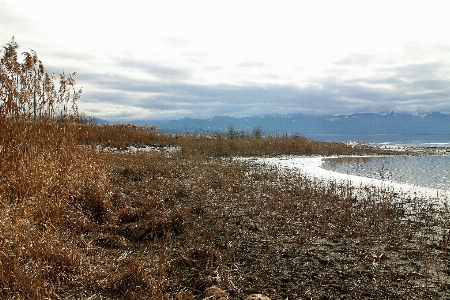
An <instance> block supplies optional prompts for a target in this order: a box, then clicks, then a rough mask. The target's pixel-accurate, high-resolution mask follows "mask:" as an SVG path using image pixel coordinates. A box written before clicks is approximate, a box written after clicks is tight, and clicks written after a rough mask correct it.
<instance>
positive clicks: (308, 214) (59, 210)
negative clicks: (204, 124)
mask: <svg viewBox="0 0 450 300" xmlns="http://www.w3.org/2000/svg"><path fill="white" fill-rule="evenodd" d="M10 46H11V45H10ZM8 51H9V50H8ZM5 53H9V54H8V55H10V56H11V57H13V58H14V56H13V55H12V54H14V51H12V52H7V51H5ZM11 53H12V54H11ZM5 55H6V54H5ZM26 57H28V56H26ZM14 59H15V58H14ZM10 65H11V63H10ZM20 70H21V69H20V68H16V69H11V68H9V67H8V62H7V61H6V60H2V65H1V72H2V73H1V76H2V77H1V78H2V81H1V95H0V97H1V98H0V153H1V156H0V173H1V177H0V208H1V209H0V298H1V299H43V298H49V299H88V298H89V299H220V298H225V299H226V298H228V299H245V298H247V297H250V296H251V295H255V297H260V298H262V297H264V296H262V294H263V295H266V296H267V297H269V298H270V299H272V300H274V299H286V298H289V299H343V298H346V299H363V298H365V299H388V298H389V299H439V298H442V299H445V298H447V296H448V294H449V283H450V282H449V274H450V272H449V265H450V264H449V253H450V252H449V250H450V248H449V233H448V228H449V225H450V224H449V214H448V211H436V210H435V209H434V208H433V207H427V206H424V205H417V210H416V211H414V214H415V215H414V218H412V217H411V216H409V215H407V213H406V211H405V210H404V209H403V205H407V204H408V205H410V204H411V203H412V204H415V203H417V204H422V203H421V201H422V200H421V199H410V200H408V199H406V200H405V203H404V204H398V203H397V204H395V205H394V204H393V202H391V200H392V198H393V197H396V196H395V195H392V194H390V193H381V192H380V193H381V194H377V195H374V196H368V197H367V198H366V199H361V200H356V199H353V198H349V197H347V196H346V195H348V194H349V193H347V192H346V189H348V188H350V187H346V186H336V185H333V184H332V183H330V185H329V187H328V188H327V189H317V185H316V184H315V183H314V182H311V181H309V180H307V179H306V178H305V177H303V176H302V175H298V174H286V173H280V172H278V171H277V170H276V169H273V168H269V167H264V166H256V165H252V164H248V163H236V162H235V161H233V160H232V159H229V158H231V157H233V156H238V155H240V156H251V155H280V154H301V155H314V154H320V155H328V154H348V153H359V154H362V153H366V154H367V153H377V152H378V151H379V150H377V149H371V148H368V147H363V146H360V147H352V146H348V145H345V144H342V143H321V142H314V141H310V140H307V139H304V138H301V137H269V138H260V137H252V136H243V137H229V136H220V135H218V136H214V137H212V138H210V137H198V136H166V135H163V134H161V133H159V132H158V131H157V130H155V129H154V128H152V127H135V126H132V125H117V126H112V125H102V126H101V125H92V124H80V123H79V122H78V123H77V122H76V121H77V111H76V109H75V107H74V109H72V110H70V109H69V110H67V109H66V110H65V109H64V104H65V103H66V102H64V101H65V100H64V101H63V102H58V101H57V100H55V101H54V102H52V103H53V104H52V105H54V106H53V107H54V108H53V111H58V112H59V113H58V114H52V116H51V117H50V116H49V115H48V114H44V113H42V114H40V113H39V114H38V113H36V114H34V107H36V108H39V107H42V105H40V104H42V103H41V102H39V101H37V102H36V105H34V102H33V101H34V95H35V93H34V92H33V93H28V94H27V95H28V98H27V97H26V96H23V97H22V96H19V95H22V94H24V95H25V94H26V93H21V92H17V89H19V90H20V87H24V86H25V85H17V84H16V83H17V82H22V81H23V80H25V79H23V78H22V77H20V76H21V75H23V74H22V73H20V72H22V71H20ZM25 70H26V69H25ZM19 73H20V74H19ZM39 74H41V73H39ZM19 75H20V76H19ZM5 76H6V77H8V76H9V77H8V78H9V79H8V80H9V81H8V80H6V79H4V78H6V77H5ZM10 79H11V80H10ZM8 82H9V83H8ZM14 82H16V83H14ZM23 82H25V81H23ZM72 83H73V84H74V81H72ZM34 86H35V85H33V87H34ZM33 87H28V88H29V89H33ZM11 91H14V93H11ZM67 92H68V91H67V90H66V91H65V92H64V95H67ZM72 92H74V90H73V91H72ZM50 94H52V95H58V93H57V92H55V91H54V90H53V93H50V92H49V93H47V94H45V95H50ZM45 95H44V96H42V95H40V94H39V93H38V90H36V99H42V100H41V101H50V100H48V99H49V98H46V97H47V96H45ZM71 95H72V96H70V97H69V98H70V99H73V94H71ZM20 97H22V98H20ZM30 97H31V98H30ZM69 98H64V97H63V98H55V99H69ZM75 98H76V97H75ZM27 99H28V100H27ZM30 99H31V100H30ZM30 101H31V102H30ZM30 103H31V110H30ZM45 103H47V104H46V106H47V107H48V102H45ZM57 105H63V108H62V110H61V109H60V110H57V109H56V107H57ZM38 111H43V112H44V110H39V109H36V112H38ZM55 115H56V116H57V118H56V117H55ZM127 145H155V146H159V147H160V146H165V145H176V146H180V147H181V150H180V151H178V152H174V153H172V154H171V155H170V156H169V155H165V153H164V152H156V151H155V152H136V153H126V152H120V151H101V149H102V147H106V146H110V147H118V148H123V147H126V146H127ZM407 200H408V201H409V202H410V203H406V201H407ZM258 294H261V295H258ZM262 299H264V298H262Z"/></svg>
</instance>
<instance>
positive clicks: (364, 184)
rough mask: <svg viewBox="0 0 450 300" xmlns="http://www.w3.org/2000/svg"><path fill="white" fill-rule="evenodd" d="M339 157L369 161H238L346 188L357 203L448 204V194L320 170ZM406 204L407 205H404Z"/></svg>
mask: <svg viewBox="0 0 450 300" xmlns="http://www.w3.org/2000/svg"><path fill="white" fill-rule="evenodd" d="M339 157H372V156H371V155H365V156H348V155H344V156H315V157H305V156H280V157H270V158H258V157H252V158H244V159H242V158H239V160H244V161H249V162H252V163H257V164H261V165H271V166H275V167H277V169H278V170H280V171H283V172H295V173H298V174H300V175H303V176H305V178H306V179H307V180H311V181H312V182H314V183H315V184H316V185H317V187H319V188H329V187H330V186H335V187H336V188H340V187H348V189H347V190H350V191H351V195H349V196H351V197H355V198H356V199H361V198H363V197H367V196H368V194H369V193H370V194H371V195H372V196H373V195H374V194H375V193H378V194H379V197H380V198H383V197H386V196H388V197H389V200H391V201H393V202H394V203H395V202H402V203H404V202H405V200H406V201H408V200H413V201H414V202H417V200H426V201H425V202H426V203H422V204H423V205H433V206H435V207H436V208H441V209H444V208H445V207H446V206H447V204H448V203H449V201H450V190H445V189H436V188H430V187H423V186H419V185H412V184H407V183H399V182H395V181H393V180H389V179H384V180H381V179H374V178H369V177H363V176H357V175H350V174H345V173H339V172H335V171H331V170H326V169H324V168H322V167H321V166H322V164H323V163H324V161H323V160H324V159H329V158H339ZM408 202H410V201H408Z"/></svg>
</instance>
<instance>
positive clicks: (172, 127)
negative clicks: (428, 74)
mask: <svg viewBox="0 0 450 300" xmlns="http://www.w3.org/2000/svg"><path fill="white" fill-rule="evenodd" d="M133 123H134V124H136V125H144V124H145V125H154V126H157V127H159V128H160V129H161V130H162V131H163V132H165V133H177V134H179V133H191V134H214V133H227V132H228V131H229V130H230V128H232V129H233V130H235V131H238V132H244V133H252V132H253V131H254V130H255V129H258V130H259V131H260V132H262V133H263V134H265V135H270V134H287V135H292V134H297V135H311V134H360V135H362V134H402V135H408V134H413V135H442V134H445V135H448V134H450V115H448V114H442V113H427V114H408V113H396V112H387V113H378V114H377V113H357V114H351V115H324V116H311V115H302V114H293V115H264V116H253V117H245V118H233V117H227V116H216V117H213V118H210V119H195V118H183V119H179V120H170V121H160V120H142V121H135V122H133Z"/></svg>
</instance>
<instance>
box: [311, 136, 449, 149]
mask: <svg viewBox="0 0 450 300" xmlns="http://www.w3.org/2000/svg"><path fill="white" fill-rule="evenodd" d="M305 137H307V138H310V139H313V140H319V141H325V142H330V141H337V142H361V143H366V144H373V145H377V146H412V147H450V135H449V134H306V135H305Z"/></svg>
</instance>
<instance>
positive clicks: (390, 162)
mask: <svg viewBox="0 0 450 300" xmlns="http://www.w3.org/2000/svg"><path fill="white" fill-rule="evenodd" d="M322 168H324V169H327V170H331V171H336V172H340V173H344V174H351V175H358V176H363V177H369V178H375V179H389V180H393V181H395V182H398V183H408V184H412V185H417V186H423V187H430V188H437V189H445V190H450V156H389V157H339V158H327V159H325V160H324V163H323V165H322Z"/></svg>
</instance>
